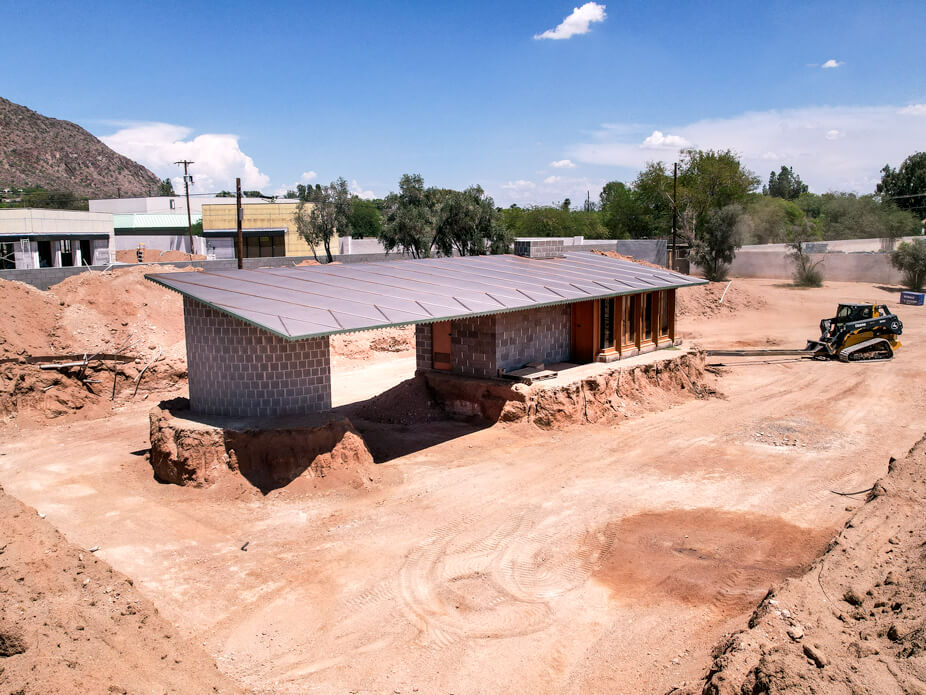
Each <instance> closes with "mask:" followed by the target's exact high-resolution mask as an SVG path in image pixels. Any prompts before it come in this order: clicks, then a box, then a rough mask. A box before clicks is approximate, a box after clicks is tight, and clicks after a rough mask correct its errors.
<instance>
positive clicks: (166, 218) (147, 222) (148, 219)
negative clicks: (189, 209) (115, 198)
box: [113, 212, 203, 231]
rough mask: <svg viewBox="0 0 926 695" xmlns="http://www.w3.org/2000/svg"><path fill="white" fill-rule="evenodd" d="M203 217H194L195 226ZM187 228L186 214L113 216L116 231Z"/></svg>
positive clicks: (144, 213) (142, 213) (140, 213)
mask: <svg viewBox="0 0 926 695" xmlns="http://www.w3.org/2000/svg"><path fill="white" fill-rule="evenodd" d="M202 219H203V216H202V215H193V218H192V220H193V224H196V223H197V222H201V221H202ZM186 228H187V218H186V214H185V213H147V212H137V213H129V214H118V215H113V229H115V230H117V231H118V230H126V229H132V230H139V231H142V230H148V229H176V230H178V231H183V230H185V229H186Z"/></svg>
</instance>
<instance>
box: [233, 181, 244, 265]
mask: <svg viewBox="0 0 926 695" xmlns="http://www.w3.org/2000/svg"><path fill="white" fill-rule="evenodd" d="M243 217H244V210H242V209H241V179H235V219H236V220H238V228H237V231H238V233H237V235H236V236H235V246H237V247H238V249H237V250H238V254H237V255H238V270H241V269H242V268H244V234H243V233H242V232H241V220H242V218H243Z"/></svg>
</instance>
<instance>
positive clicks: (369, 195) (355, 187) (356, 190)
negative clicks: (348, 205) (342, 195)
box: [350, 179, 376, 200]
mask: <svg viewBox="0 0 926 695" xmlns="http://www.w3.org/2000/svg"><path fill="white" fill-rule="evenodd" d="M350 192H351V193H353V194H354V195H355V196H357V197H358V198H362V199H363V200H372V199H373V198H375V197H376V194H375V193H373V191H365V190H363V188H361V186H360V184H359V183H357V179H352V180H351V182H350Z"/></svg>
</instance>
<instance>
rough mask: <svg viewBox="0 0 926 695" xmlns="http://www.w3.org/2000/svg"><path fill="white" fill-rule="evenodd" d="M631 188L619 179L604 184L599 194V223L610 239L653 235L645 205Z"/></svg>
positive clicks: (651, 221)
mask: <svg viewBox="0 0 926 695" xmlns="http://www.w3.org/2000/svg"><path fill="white" fill-rule="evenodd" d="M639 197H640V196H639V194H638V193H637V191H635V190H634V189H633V188H630V187H629V186H626V185H624V184H623V183H621V182H620V181H611V182H609V183H606V184H605V185H604V188H602V189H601V195H600V196H599V199H600V205H599V206H598V208H599V214H600V220H601V225H602V226H603V227H604V228H605V229H606V230H607V235H608V237H609V238H611V239H645V238H648V237H652V236H655V234H656V227H655V225H654V224H653V220H652V216H651V215H650V214H649V211H648V209H647V207H646V205H645V204H644V203H643V202H642V201H641V200H640V199H639ZM669 213H670V216H671V205H670V206H669Z"/></svg>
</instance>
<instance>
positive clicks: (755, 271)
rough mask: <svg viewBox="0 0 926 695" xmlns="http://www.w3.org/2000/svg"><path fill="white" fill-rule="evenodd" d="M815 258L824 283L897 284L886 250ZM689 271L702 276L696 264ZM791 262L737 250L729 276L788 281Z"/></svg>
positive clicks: (899, 277) (771, 254)
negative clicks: (884, 251) (883, 251)
mask: <svg viewBox="0 0 926 695" xmlns="http://www.w3.org/2000/svg"><path fill="white" fill-rule="evenodd" d="M810 256H811V258H812V259H813V260H814V261H822V263H821V264H820V266H819V267H820V270H822V271H823V280H824V282H826V281H827V280H829V281H830V282H877V283H883V284H887V285H899V284H900V283H901V280H902V274H901V273H900V271H898V270H897V269H896V268H894V267H893V266H892V265H891V255H890V254H889V253H814V254H810ZM692 272H693V273H695V274H697V275H703V272H702V271H701V270H700V269H699V268H697V267H696V266H692ZM793 274H794V263H793V262H792V261H791V259H790V258H788V255H787V253H785V252H784V251H747V250H744V249H743V250H740V251H737V253H736V258H734V259H733V263H732V264H731V266H730V275H731V277H741V278H772V279H778V280H789V281H790V280H791V278H792V275H793Z"/></svg>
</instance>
